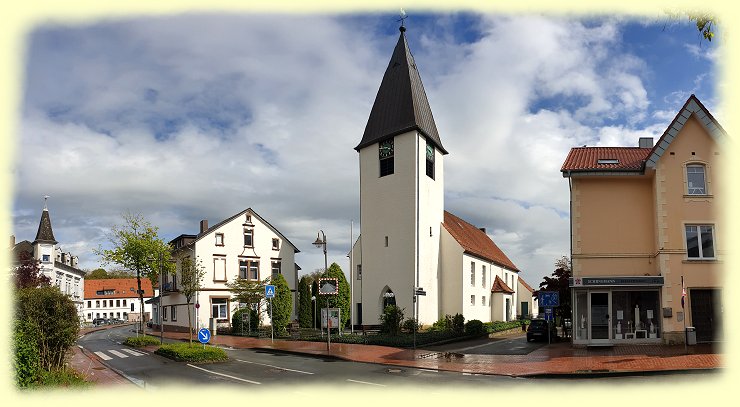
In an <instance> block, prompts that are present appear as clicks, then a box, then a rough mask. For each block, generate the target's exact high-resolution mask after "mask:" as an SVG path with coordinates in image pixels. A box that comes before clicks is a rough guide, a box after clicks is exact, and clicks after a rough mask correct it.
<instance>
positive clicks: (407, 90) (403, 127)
mask: <svg viewBox="0 0 740 407" xmlns="http://www.w3.org/2000/svg"><path fill="white" fill-rule="evenodd" d="M399 30H400V31H401V35H400V36H399V37H398V43H397V44H396V48H395V49H394V50H393V55H392V56H391V60H390V62H389V63H388V68H386V70H385V74H384V75H383V81H382V82H381V83H380V89H378V94H377V96H375V103H373V108H372V110H371V111H370V118H369V119H368V121H367V125H366V126H365V133H364V134H363V135H362V141H360V144H358V145H357V147H355V150H357V151H360V149H362V148H364V147H367V146H369V145H371V144H374V143H377V142H380V141H382V140H384V139H387V138H390V137H393V136H395V135H397V134H401V133H405V132H408V131H411V130H417V131H419V132H420V133H421V134H423V135H424V136H426V137H427V138H428V139H429V140H430V141H431V142H432V143H434V145H436V146H437V148H439V150H440V151H442V154H447V150H445V149H444V147H442V141H441V140H440V138H439V133H438V132H437V125H436V124H435V123H434V117H433V116H432V109H431V107H429V100H427V95H426V92H425V91H424V85H422V83H421V77H420V76H419V71H418V70H417V68H416V63H415V62H414V57H413V56H412V55H411V51H409V46H408V43H407V42H406V34H405V31H406V27H404V26H403V24H402V25H401V27H400V28H399Z"/></svg>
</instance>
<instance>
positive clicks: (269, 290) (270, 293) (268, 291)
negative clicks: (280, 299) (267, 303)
mask: <svg viewBox="0 0 740 407" xmlns="http://www.w3.org/2000/svg"><path fill="white" fill-rule="evenodd" d="M265 298H275V286H274V285H266V286H265Z"/></svg>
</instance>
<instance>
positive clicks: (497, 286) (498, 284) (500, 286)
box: [491, 276, 514, 294]
mask: <svg viewBox="0 0 740 407" xmlns="http://www.w3.org/2000/svg"><path fill="white" fill-rule="evenodd" d="M491 292H492V293H509V294H513V293H514V290H512V289H511V288H509V286H508V285H506V283H504V280H502V279H501V277H499V276H496V279H495V280H493V287H491Z"/></svg>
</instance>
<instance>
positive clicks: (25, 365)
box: [13, 321, 41, 387]
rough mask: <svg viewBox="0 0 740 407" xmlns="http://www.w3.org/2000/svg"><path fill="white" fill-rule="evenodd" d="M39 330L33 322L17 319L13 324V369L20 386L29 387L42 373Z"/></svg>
mask: <svg viewBox="0 0 740 407" xmlns="http://www.w3.org/2000/svg"><path fill="white" fill-rule="evenodd" d="M37 335H38V332H37V330H36V329H35V327H34V326H33V325H31V324H28V323H25V322H23V321H16V323H15V324H14V326H13V349H14V353H13V370H14V371H15V382H16V384H17V385H18V386H19V387H28V386H30V385H31V384H32V383H35V382H36V381H37V380H38V379H39V376H40V375H41V362H40V356H39V348H38V344H37V343H36V338H37Z"/></svg>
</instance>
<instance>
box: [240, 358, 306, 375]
mask: <svg viewBox="0 0 740 407" xmlns="http://www.w3.org/2000/svg"><path fill="white" fill-rule="evenodd" d="M236 361H237V362H242V363H251V364H253V365H260V366H267V367H272V368H275V369H280V370H287V371H289V372H296V373H303V374H313V373H311V372H304V371H303V370H295V369H288V368H287V367H280V366H274V365H268V364H266V363H257V362H249V361H246V360H241V359H236Z"/></svg>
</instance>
